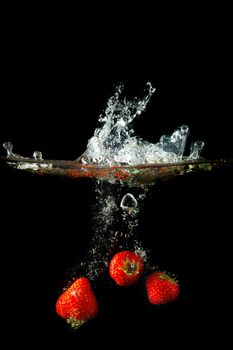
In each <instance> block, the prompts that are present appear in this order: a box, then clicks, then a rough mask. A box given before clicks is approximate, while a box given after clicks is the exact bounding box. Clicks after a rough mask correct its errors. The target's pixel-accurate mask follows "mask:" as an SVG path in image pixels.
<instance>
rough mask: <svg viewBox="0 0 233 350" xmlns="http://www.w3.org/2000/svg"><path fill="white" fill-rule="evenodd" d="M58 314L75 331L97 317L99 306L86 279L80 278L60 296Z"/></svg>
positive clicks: (57, 306) (57, 307)
mask: <svg viewBox="0 0 233 350" xmlns="http://www.w3.org/2000/svg"><path fill="white" fill-rule="evenodd" d="M56 312H57V313H58V315H59V316H61V317H62V318H64V319H66V320H67V322H68V323H69V324H70V325H71V327H72V328H75V329H77V328H78V327H80V326H81V325H82V324H83V323H85V322H86V321H87V320H89V319H91V318H93V317H95V316H96V314H97V312H98V304H97V301H96V298H95V295H94V293H93V291H92V289H91V285H90V282H89V280H88V279H87V278H86V277H80V278H78V279H77V280H76V281H75V282H74V283H73V284H72V285H71V286H70V287H69V288H68V289H67V290H66V291H65V292H63V293H62V294H61V295H60V297H59V298H58V300H57V303H56Z"/></svg>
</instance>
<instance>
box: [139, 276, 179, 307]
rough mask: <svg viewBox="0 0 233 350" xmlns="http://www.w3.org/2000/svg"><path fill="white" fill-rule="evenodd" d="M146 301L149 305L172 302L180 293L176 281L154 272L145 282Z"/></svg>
mask: <svg viewBox="0 0 233 350" xmlns="http://www.w3.org/2000/svg"><path fill="white" fill-rule="evenodd" d="M146 290H147V296H148V300H149V302H150V303H151V304H156V305H159V304H166V303H169V302H171V301H174V300H175V299H176V298H177V297H178V295H179V292H180V289H179V285H178V283H177V281H176V280H175V279H173V278H171V277H170V276H168V275H167V274H166V273H164V272H154V273H152V274H151V275H150V276H149V277H147V280H146Z"/></svg>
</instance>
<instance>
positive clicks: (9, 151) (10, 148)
mask: <svg viewBox="0 0 233 350" xmlns="http://www.w3.org/2000/svg"><path fill="white" fill-rule="evenodd" d="M3 147H4V148H5V150H6V152H7V157H12V155H13V154H14V153H13V145H12V143H11V142H4V143H3Z"/></svg>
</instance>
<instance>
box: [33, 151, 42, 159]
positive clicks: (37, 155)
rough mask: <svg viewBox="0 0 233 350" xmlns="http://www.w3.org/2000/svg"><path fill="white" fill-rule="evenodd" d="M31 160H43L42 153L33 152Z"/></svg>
mask: <svg viewBox="0 0 233 350" xmlns="http://www.w3.org/2000/svg"><path fill="white" fill-rule="evenodd" d="M33 158H35V159H38V160H41V159H43V158H42V153H41V152H39V151H35V152H34V153H33Z"/></svg>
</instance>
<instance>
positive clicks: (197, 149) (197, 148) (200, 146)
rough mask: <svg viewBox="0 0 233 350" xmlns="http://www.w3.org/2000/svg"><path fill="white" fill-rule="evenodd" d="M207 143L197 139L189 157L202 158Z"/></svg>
mask: <svg viewBox="0 0 233 350" xmlns="http://www.w3.org/2000/svg"><path fill="white" fill-rule="evenodd" d="M204 145H205V143H204V142H203V141H196V142H194V144H193V145H192V146H191V149H190V154H189V157H188V158H189V159H198V158H200V154H201V151H202V149H203V147H204Z"/></svg>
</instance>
